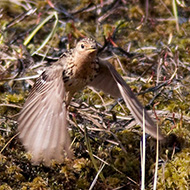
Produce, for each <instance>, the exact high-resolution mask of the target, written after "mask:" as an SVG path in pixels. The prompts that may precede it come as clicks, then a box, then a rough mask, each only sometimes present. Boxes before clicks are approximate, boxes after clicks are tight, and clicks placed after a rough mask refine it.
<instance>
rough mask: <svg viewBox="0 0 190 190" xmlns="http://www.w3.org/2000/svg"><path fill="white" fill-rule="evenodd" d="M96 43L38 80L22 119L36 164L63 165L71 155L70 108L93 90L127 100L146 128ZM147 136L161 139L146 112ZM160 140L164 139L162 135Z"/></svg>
mask: <svg viewBox="0 0 190 190" xmlns="http://www.w3.org/2000/svg"><path fill="white" fill-rule="evenodd" d="M96 53H97V47H96V42H95V41H94V40H92V39H89V38H85V39H83V40H81V41H79V42H78V43H77V45H76V48H74V49H72V50H69V51H67V52H65V53H64V54H63V55H62V56H61V57H60V59H59V60H58V61H57V62H56V63H54V64H53V65H52V66H50V67H48V68H46V70H45V71H44V72H43V73H42V74H41V76H40V77H39V78H38V79H37V81H36V83H35V85H34V86H33V88H32V90H31V92H30V94H29V97H28V99H27V100H26V102H25V104H24V107H23V109H22V111H21V113H20V117H19V119H18V124H19V125H18V131H19V132H20V135H19V137H20V139H21V141H22V143H23V144H24V146H25V148H26V149H27V150H28V151H29V152H31V153H32V155H33V158H32V160H33V162H34V163H39V162H42V161H43V162H44V163H45V164H49V163H50V161H51V160H52V159H55V160H58V161H61V160H62V159H63V156H64V151H65V152H66V153H67V155H68V156H70V155H71V151H70V149H69V145H70V138H69V134H68V131H67V125H68V124H67V119H66V116H67V110H66V108H67V106H68V105H69V103H70V100H71V98H72V96H73V94H74V93H75V92H77V91H80V90H81V89H83V88H84V87H85V86H87V85H88V86H92V87H94V88H97V89H99V90H102V91H104V92H105V93H107V94H110V95H111V96H113V97H115V98H119V97H123V99H124V101H125V103H126V105H127V106H128V108H129V109H130V111H131V113H132V114H133V116H134V117H135V119H136V120H137V121H138V122H139V123H140V124H141V126H142V124H143V109H144V108H143V106H142V105H141V103H140V102H139V101H138V99H137V98H136V96H135V95H134V93H133V92H132V91H131V89H130V87H129V86H128V85H127V84H126V83H125V81H124V80H123V79H122V77H121V76H120V75H119V73H118V72H117V71H116V70H115V68H114V67H113V66H112V65H111V64H110V63H109V62H106V61H102V60H100V59H99V58H98V57H97V55H96ZM145 119H146V132H147V133H149V134H150V135H152V136H153V137H154V138H156V137H157V128H156V125H155V123H154V122H153V120H152V119H151V118H150V116H149V115H148V114H147V112H146V111H145ZM158 136H159V139H162V138H163V136H162V135H161V133H160V132H159V135H158Z"/></svg>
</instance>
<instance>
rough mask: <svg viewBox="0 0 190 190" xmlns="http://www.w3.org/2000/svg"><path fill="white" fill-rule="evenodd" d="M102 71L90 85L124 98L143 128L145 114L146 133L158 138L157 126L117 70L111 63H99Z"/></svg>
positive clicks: (160, 136) (161, 137) (160, 137)
mask: <svg viewBox="0 0 190 190" xmlns="http://www.w3.org/2000/svg"><path fill="white" fill-rule="evenodd" d="M99 65H100V71H99V74H98V76H97V77H96V78H95V79H94V80H93V81H92V82H91V83H90V84H89V86H92V87H94V88H97V89H99V90H102V91H104V92H105V93H107V94H110V95H111V96H113V97H115V98H119V97H122V98H123V99H124V101H125V103H126V105H127V107H128V108H129V110H130V111H131V113H132V114H133V116H134V118H135V119H136V120H137V121H138V122H139V123H140V124H141V126H143V112H144V118H145V129H146V132H147V133H149V134H150V135H152V136H153V137H154V138H157V126H156V125H155V123H154V121H153V120H152V119H151V117H150V116H149V115H148V113H147V112H146V110H144V107H143V106H142V104H141V103H140V102H139V100H138V99H137V98H136V96H135V94H134V93H133V92H132V91H131V89H130V87H129V86H128V85H127V84H126V82H125V81H124V80H123V78H122V77H121V76H120V74H119V73H118V72H117V71H116V70H115V68H114V66H113V65H111V64H110V63H109V62H103V61H99ZM158 138H159V139H160V140H161V139H163V136H162V134H161V132H160V131H159V134H158Z"/></svg>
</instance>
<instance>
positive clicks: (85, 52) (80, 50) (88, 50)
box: [75, 38, 97, 58]
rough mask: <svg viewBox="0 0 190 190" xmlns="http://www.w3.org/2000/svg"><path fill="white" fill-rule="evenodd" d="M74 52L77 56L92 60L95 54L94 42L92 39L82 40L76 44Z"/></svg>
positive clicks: (95, 45)
mask: <svg viewBox="0 0 190 190" xmlns="http://www.w3.org/2000/svg"><path fill="white" fill-rule="evenodd" d="M75 50H76V52H77V54H78V56H82V57H83V58H94V57H95V56H96V53H97V44H96V41H95V40H93V39H92V38H84V39H82V40H80V41H79V42H78V43H77V45H76V48H75Z"/></svg>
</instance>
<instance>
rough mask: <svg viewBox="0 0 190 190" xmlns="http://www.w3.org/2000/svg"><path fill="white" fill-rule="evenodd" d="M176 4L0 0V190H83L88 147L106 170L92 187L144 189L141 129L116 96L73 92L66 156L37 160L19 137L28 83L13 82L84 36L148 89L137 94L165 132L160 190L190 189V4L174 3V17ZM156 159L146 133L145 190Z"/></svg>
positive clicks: (90, 172) (165, 0)
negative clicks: (19, 118)
mask: <svg viewBox="0 0 190 190" xmlns="http://www.w3.org/2000/svg"><path fill="white" fill-rule="evenodd" d="M108 2H109V3H108ZM145 2H148V3H149V4H148V5H147V4H146V3H145ZM172 2H173V3H174V2H175V1H171V0H162V1H161V0H155V1H140V0H130V1H125V0H121V1H120V0H119V1H117V0H116V1H114V0H111V1H103V0H102V1H100V0H96V1H90V0H81V1H76V0H70V1H68V2H64V1H61V0H52V1H50V0H47V1H45V0H43V1H42V0H41V1H37V0H33V1H25V0H23V1H8V0H7V1H1V2H0V24H1V25H0V26H1V28H0V190H8V189H22V190H25V189H89V187H90V186H91V185H92V182H93V180H94V179H95V176H96V174H97V171H96V170H95V167H94V162H92V160H91V157H90V156H89V154H88V152H87V147H88V148H89V144H90V148H91V150H92V153H93V154H94V158H95V162H96V165H97V166H98V168H99V169H100V168H101V167H103V169H102V174H101V175H100V176H99V178H98V179H97V181H96V183H95V185H94V189H114V188H115V189H139V188H140V184H141V182H140V181H141V162H140V158H141V156H140V141H141V130H140V128H139V127H138V126H133V124H132V123H131V122H129V120H130V118H132V117H131V115H130V113H129V111H128V109H127V108H126V107H125V105H124V104H123V103H122V102H120V103H117V102H116V100H114V99H112V98H111V97H109V96H106V95H104V94H103V93H102V92H100V93H97V92H94V91H93V90H91V89H88V88H86V89H84V91H83V92H80V93H77V94H76V95H75V97H74V98H73V102H74V103H75V104H74V106H73V105H71V106H70V108H69V109H70V114H69V116H70V129H71V130H70V135H71V138H72V140H73V143H72V149H73V151H74V158H73V159H72V160H68V159H65V160H64V162H63V164H58V163H55V162H53V163H52V165H51V166H50V167H46V166H44V165H42V164H41V165H38V166H34V165H32V164H31V162H30V158H31V156H30V155H29V154H28V153H26V151H25V150H24V148H23V146H22V145H21V143H20V142H19V139H18V138H17V130H16V129H17V122H16V118H17V115H18V113H19V111H20V109H21V107H22V105H23V103H24V101H25V98H26V97H27V94H28V92H29V90H30V88H31V86H30V85H29V84H31V82H32V80H33V79H27V80H19V81H18V80H15V79H16V78H21V77H25V76H31V75H35V74H36V70H37V69H38V68H40V67H43V66H44V65H48V64H49V63H50V62H52V61H54V59H55V58H58V57H59V55H60V54H61V53H62V52H63V51H64V50H65V49H67V48H71V47H74V45H75V44H76V41H77V40H78V39H79V38H82V37H84V36H92V37H93V38H95V39H96V40H97V42H98V43H99V44H100V46H103V47H104V49H103V51H101V52H100V56H102V57H104V58H108V57H110V55H112V57H111V58H110V60H109V61H110V62H111V63H113V64H114V65H115V67H116V68H117V70H118V72H120V74H122V76H123V77H124V79H126V81H127V82H128V84H129V85H130V86H131V88H132V89H133V91H134V92H135V93H141V92H145V91H146V90H149V91H148V92H147V93H142V94H140V95H139V96H138V97H139V99H140V101H141V102H142V103H143V104H144V105H147V108H148V109H150V110H155V111H156V113H157V114H156V115H155V114H154V113H153V112H151V113H152V116H153V117H156V119H157V123H158V124H159V126H160V127H161V129H162V131H163V133H164V134H166V135H167V136H168V137H167V140H166V142H164V143H162V144H161V145H160V148H159V159H160V160H159V167H158V180H157V189H190V149H189V145H190V143H189V142H190V109H189V108H190V77H189V74H190V66H189V63H190V36H189V34H190V27H189V26H190V25H189V20H190V15H189V9H190V4H189V1H187V0H186V1H185V0H182V1H178V4H177V2H176V6H177V12H176V13H177V14H175V13H174V8H173V7H175V5H173V4H172ZM179 2H180V3H181V4H179ZM175 15H176V16H175ZM49 16H50V17H51V18H50V17H49ZM48 17H49V19H48ZM45 19H47V22H44V24H42V25H41V26H40V23H43V21H44V20H45ZM177 21H178V22H177ZM177 23H178V25H177ZM37 27H39V30H38V31H37V32H36V33H33V35H31V34H32V32H33V31H35V30H36V29H37ZM49 34H51V35H50V38H48V35H49ZM45 40H47V43H44V41H45ZM43 43H44V44H43ZM23 44H24V45H23ZM40 46H41V47H40ZM39 47H40V49H39V51H38V52H35V51H36V50H38V48H39ZM31 55H32V56H31ZM131 126H133V127H132V128H131ZM88 150H89V149H88ZM155 160H156V142H155V140H154V139H152V138H151V137H147V145H146V178H145V180H146V189H152V188H153V180H154V178H153V177H154V174H155ZM104 164H105V165H104Z"/></svg>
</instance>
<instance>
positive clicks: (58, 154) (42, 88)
mask: <svg viewBox="0 0 190 190" xmlns="http://www.w3.org/2000/svg"><path fill="white" fill-rule="evenodd" d="M53 69H54V71H53V72H52V68H50V69H48V70H46V71H45V72H43V73H42V75H41V76H40V77H39V78H38V79H37V81H36V83H35V85H34V87H33V88H32V90H31V92H30V94H29V97H28V99H27V100H26V102H25V104H24V107H23V109H22V110H21V113H20V116H19V119H18V124H19V125H18V131H19V132H20V134H19V137H20V139H21V141H22V143H23V144H24V146H25V148H26V149H27V150H28V151H29V152H30V153H31V154H32V161H33V162H34V163H39V162H42V161H43V162H44V163H45V164H47V165H48V164H49V163H50V161H51V159H55V160H57V161H61V160H62V159H63V154H64V150H65V151H66V152H67V155H68V156H69V155H70V150H69V146H70V138H69V134H68V131H67V120H66V118H67V117H66V116H67V112H66V105H65V103H64V102H63V101H64V99H65V88H64V83H63V80H62V70H61V68H58V67H57V68H53ZM55 69H56V70H57V71H55Z"/></svg>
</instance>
